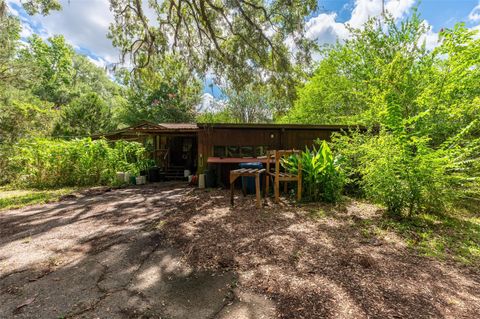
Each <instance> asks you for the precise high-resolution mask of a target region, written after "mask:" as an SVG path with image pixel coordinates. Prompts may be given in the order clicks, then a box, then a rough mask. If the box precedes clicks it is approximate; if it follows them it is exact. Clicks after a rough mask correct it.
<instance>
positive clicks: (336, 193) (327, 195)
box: [282, 140, 344, 202]
mask: <svg viewBox="0 0 480 319" xmlns="http://www.w3.org/2000/svg"><path fill="white" fill-rule="evenodd" d="M299 160H301V161H302V176H303V181H302V182H303V188H304V190H305V192H306V195H307V198H308V199H310V200H312V201H318V200H324V201H328V202H334V201H336V200H337V199H338V198H339V197H340V194H341V192H342V189H343V184H344V183H343V180H344V178H343V175H342V174H341V173H340V170H339V169H338V167H337V165H336V164H335V159H334V156H333V153H332V150H331V149H330V147H329V146H328V144H327V142H326V141H321V140H316V141H315V145H314V146H313V147H312V149H308V148H307V147H306V148H305V151H304V152H302V154H301V155H300V156H295V155H292V156H290V157H288V158H285V159H283V160H282V166H283V167H284V168H285V169H286V170H288V171H290V172H292V173H294V174H297V173H298V172H297V170H298V161H299Z"/></svg>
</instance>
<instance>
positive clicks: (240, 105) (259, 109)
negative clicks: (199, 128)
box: [197, 84, 288, 123]
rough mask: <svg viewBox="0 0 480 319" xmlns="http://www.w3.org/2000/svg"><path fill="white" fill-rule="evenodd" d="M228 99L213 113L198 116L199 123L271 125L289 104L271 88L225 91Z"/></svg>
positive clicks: (256, 86) (257, 86)
mask: <svg viewBox="0 0 480 319" xmlns="http://www.w3.org/2000/svg"><path fill="white" fill-rule="evenodd" d="M223 93H224V95H225V97H226V99H225V100H224V101H222V103H217V104H216V105H215V104H213V105H212V106H214V107H215V106H216V110H215V109H214V108H213V109H214V110H213V111H211V112H207V113H202V114H199V115H198V116H197V121H199V122H207V123H270V122H272V121H273V120H274V118H275V117H276V115H277V114H279V113H281V112H282V110H284V109H286V108H287V107H288V102H287V101H285V100H284V99H279V98H277V97H276V96H275V93H274V92H272V88H271V87H270V86H260V85H251V84H250V85H247V86H245V87H244V88H242V90H240V91H236V90H234V89H232V88H231V87H228V88H226V89H224V90H223Z"/></svg>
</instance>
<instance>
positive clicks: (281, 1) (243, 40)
mask: <svg viewBox="0 0 480 319" xmlns="http://www.w3.org/2000/svg"><path fill="white" fill-rule="evenodd" d="M110 4H111V8H112V10H113V12H114V18H115V19H114V22H113V24H112V25H111V27H110V37H111V39H112V41H113V44H114V45H115V46H117V47H118V48H120V50H121V52H122V62H123V61H128V62H129V63H132V64H133V65H134V67H138V68H142V67H144V66H146V65H148V64H149V63H150V62H151V61H152V57H153V58H158V57H159V56H163V55H165V54H178V55H180V56H181V57H182V59H183V60H184V61H185V62H186V64H187V66H188V67H189V68H190V69H191V70H194V71H195V72H196V73H198V74H201V75H204V74H206V72H211V73H213V74H215V75H216V76H217V77H219V78H226V79H228V80H229V81H230V83H231V84H232V86H233V87H234V89H235V90H238V91H240V90H241V89H242V88H243V87H244V86H245V85H246V84H248V83H266V82H269V83H273V84H275V88H276V90H277V91H278V92H277V94H278V96H279V97H284V98H286V99H287V100H288V101H293V99H294V98H295V96H296V94H295V84H297V83H298V80H299V78H301V77H302V76H303V71H301V68H297V67H295V65H296V64H301V65H303V66H304V67H307V66H308V65H310V62H311V51H312V49H313V48H314V47H315V45H314V42H312V41H309V40H308V39H307V38H306V37H305V33H304V26H305V22H306V20H307V19H306V17H308V15H309V14H311V13H312V12H313V11H315V10H316V8H317V6H318V4H317V0H294V1H292V0H165V1H160V0H150V1H148V2H146V1H142V0H110ZM24 6H25V8H26V9H27V11H28V12H29V13H39V12H40V13H43V14H47V13H48V12H49V11H50V10H58V9H59V5H58V1H56V0H29V1H27V2H25V4H24ZM149 17H150V18H149Z"/></svg>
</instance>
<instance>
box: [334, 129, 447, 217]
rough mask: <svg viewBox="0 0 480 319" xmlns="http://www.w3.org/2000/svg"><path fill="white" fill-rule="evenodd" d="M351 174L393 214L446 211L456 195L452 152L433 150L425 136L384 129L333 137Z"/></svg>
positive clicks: (370, 195) (361, 186) (357, 182)
mask: <svg viewBox="0 0 480 319" xmlns="http://www.w3.org/2000/svg"><path fill="white" fill-rule="evenodd" d="M335 143H336V144H335V146H336V148H337V149H338V152H339V153H340V154H341V156H343V159H344V162H345V163H348V164H347V165H345V169H347V170H348V173H347V176H355V177H356V178H355V179H354V180H353V183H355V184H356V185H358V186H359V187H360V188H361V189H362V193H363V194H364V195H365V196H366V197H367V198H369V199H371V200H372V201H374V202H376V203H379V204H382V205H384V206H385V207H386V208H387V211H388V212H389V213H391V214H394V215H402V214H405V213H407V214H408V215H412V214H415V213H420V212H439V211H443V210H444V209H445V208H446V207H447V206H448V205H449V204H450V203H452V201H453V200H454V197H455V196H456V195H455V192H452V190H451V188H450V187H449V185H450V181H451V178H450V176H451V175H450V174H449V172H450V170H451V168H452V167H453V164H452V161H451V159H450V156H449V153H448V152H447V151H445V150H442V149H437V150H434V149H432V148H431V147H429V146H428V140H427V139H425V138H416V137H406V136H404V135H396V134H391V133H390V132H386V131H382V132H380V134H379V135H376V136H374V135H361V134H355V135H352V136H350V137H348V136H344V137H341V138H338V137H337V138H336V139H335Z"/></svg>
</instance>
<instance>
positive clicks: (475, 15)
mask: <svg viewBox="0 0 480 319" xmlns="http://www.w3.org/2000/svg"><path fill="white" fill-rule="evenodd" d="M468 19H469V20H471V21H474V22H477V21H480V1H479V2H478V5H477V6H476V7H475V8H473V9H472V11H471V12H470V14H469V15H468Z"/></svg>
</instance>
